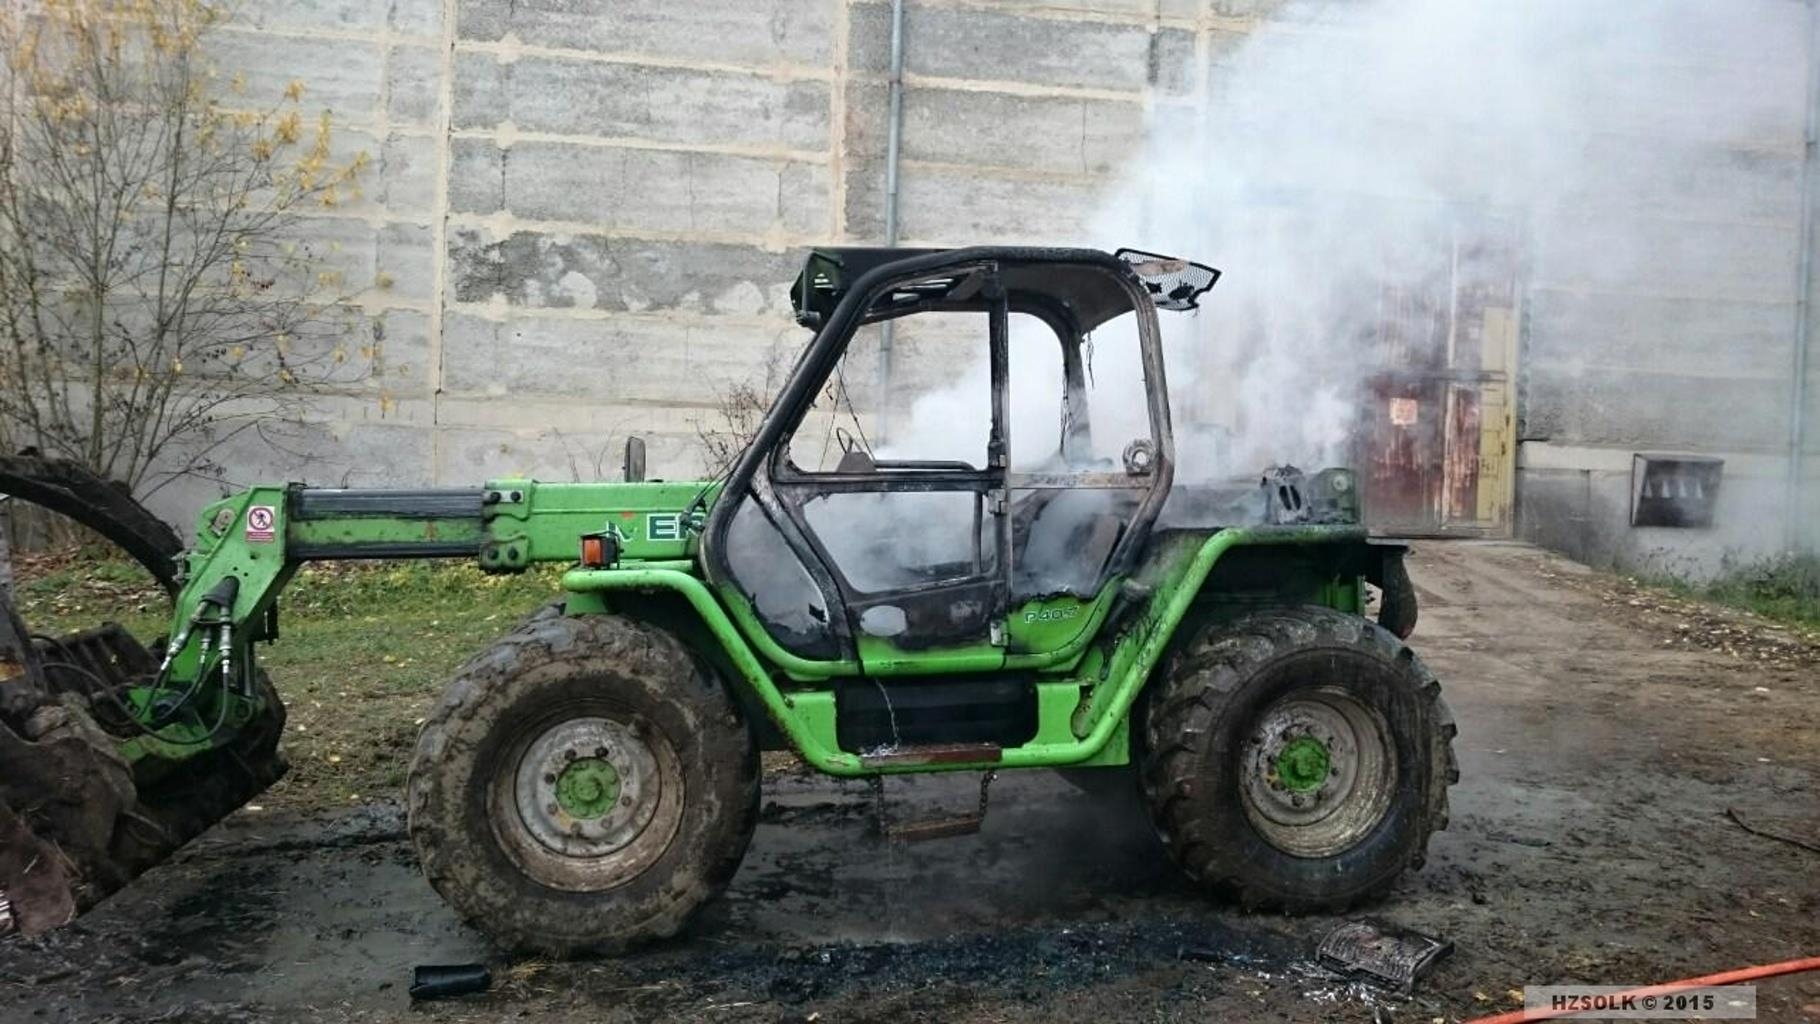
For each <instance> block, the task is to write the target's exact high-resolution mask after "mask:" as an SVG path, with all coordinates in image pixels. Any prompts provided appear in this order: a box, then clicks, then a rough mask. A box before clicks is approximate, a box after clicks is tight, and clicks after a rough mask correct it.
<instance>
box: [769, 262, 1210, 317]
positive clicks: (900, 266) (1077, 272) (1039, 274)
mask: <svg viewBox="0 0 1820 1024" xmlns="http://www.w3.org/2000/svg"><path fill="white" fill-rule="evenodd" d="M985 263H991V264H994V265H996V266H997V268H998V271H999V280H1000V281H1001V282H1002V283H1003V284H1004V287H1005V289H1006V292H1007V298H1008V299H1009V301H1010V305H1011V307H1012V308H1013V309H1020V310H1025V309H1027V310H1033V311H1035V310H1040V311H1043V312H1045V313H1047V314H1048V315H1049V316H1051V317H1054V316H1057V315H1059V316H1061V317H1063V318H1065V319H1066V320H1067V321H1069V322H1070V324H1071V325H1072V326H1073V327H1074V329H1075V330H1076V331H1078V332H1080V333H1083V334H1084V333H1086V332H1088V331H1091V330H1093V329H1094V328H1095V327H1098V326H1099V325H1100V324H1103V323H1105V322H1106V321H1108V320H1111V319H1113V318H1114V317H1117V316H1119V315H1121V314H1123V313H1126V312H1129V311H1130V309H1131V298H1130V293H1129V292H1128V291H1127V290H1126V284H1125V282H1124V281H1122V280H1121V278H1127V279H1135V280H1136V281H1137V283H1138V284H1139V285H1140V286H1141V287H1142V288H1143V289H1144V291H1145V292H1146V293H1147V294H1149V295H1150V297H1151V300H1152V301H1153V302H1155V304H1156V306H1157V308H1159V309H1169V310H1188V309H1194V308H1195V307H1196V306H1197V305H1198V303H1199V301H1200V297H1201V296H1202V295H1204V294H1206V292H1207V290H1208V289H1209V288H1212V287H1213V285H1214V283H1215V282H1216V281H1218V280H1219V279H1220V272H1219V271H1218V270H1215V269H1214V268H1212V267H1209V266H1206V265H1204V264H1200V263H1193V262H1190V261H1188V260H1181V259H1176V258H1174V257H1170V256H1160V255H1157V254H1156V253H1149V252H1141V251H1139V250H1136V249H1120V250H1118V251H1117V252H1116V253H1108V252H1106V251H1104V250H1101V249H1075V248H1047V247H1032V246H973V247H968V248H958V249H900V248H880V247H869V246H839V247H828V248H817V249H812V250H810V251H809V255H808V258H807V259H805V260H804V262H803V270H802V273H801V274H799V275H798V276H797V279H796V283H795V284H794V285H792V286H791V288H790V301H791V304H792V305H793V306H794V307H795V309H796V320H797V322H798V323H800V324H802V325H803V326H805V327H809V328H813V329H819V328H820V327H821V326H822V325H823V324H826V323H827V322H828V319H829V317H830V316H832V315H833V313H834V309H835V307H836V306H838V305H840V303H841V300H842V299H844V298H846V296H847V295H848V293H850V292H852V291H854V290H855V289H856V287H858V286H859V285H860V283H861V281H862V279H864V278H865V277H866V276H867V275H868V274H871V273H872V272H874V271H879V272H881V276H884V275H891V276H896V275H895V274H893V273H892V271H893V270H901V271H903V272H905V273H915V274H917V280H916V281H914V282H906V283H905V285H904V287H902V288H894V289H892V290H891V291H889V292H887V293H885V294H884V295H882V296H880V298H879V299H878V300H875V301H874V303H873V306H872V308H871V309H869V310H867V312H866V315H865V317H864V318H863V321H862V322H873V321H878V320H888V319H891V318H894V317H898V316H903V315H905V314H907V313H912V312H919V311H924V310H972V309H986V308H988V305H989V303H988V300H987V299H986V297H985V295H984V293H983V290H982V287H981V286H982V285H983V283H984V281H983V277H982V275H980V274H979V273H978V271H977V268H978V265H980V264H985ZM949 270H952V271H953V272H952V273H945V271H949ZM867 287H870V285H867Z"/></svg>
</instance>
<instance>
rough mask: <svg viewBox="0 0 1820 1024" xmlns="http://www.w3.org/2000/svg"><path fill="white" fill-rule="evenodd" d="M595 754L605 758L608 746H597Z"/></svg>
mask: <svg viewBox="0 0 1820 1024" xmlns="http://www.w3.org/2000/svg"><path fill="white" fill-rule="evenodd" d="M594 756H595V757H602V758H604V757H606V756H607V748H606V747H595V748H594Z"/></svg>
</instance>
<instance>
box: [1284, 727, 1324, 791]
mask: <svg viewBox="0 0 1820 1024" xmlns="http://www.w3.org/2000/svg"><path fill="white" fill-rule="evenodd" d="M1329 767H1330V765H1329V759H1328V755H1327V744H1325V743H1322V742H1321V741H1320V740H1317V739H1315V738H1314V737H1313V736H1298V737H1296V738H1295V739H1293V740H1290V741H1289V742H1288V743H1285V744H1284V745H1283V749H1282V750H1281V751H1280V752H1279V753H1278V754H1277V763H1276V773H1277V779H1278V780H1279V781H1281V782H1282V783H1283V786H1284V788H1286V789H1288V790H1290V791H1291V792H1295V793H1305V792H1307V791H1308V790H1311V789H1315V788H1318V787H1319V786H1320V785H1321V783H1323V782H1325V781H1327V772H1328V769H1329Z"/></svg>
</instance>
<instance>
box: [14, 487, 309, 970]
mask: <svg viewBox="0 0 1820 1024" xmlns="http://www.w3.org/2000/svg"><path fill="white" fill-rule="evenodd" d="M0 492H3V493H6V494H8V495H10V496H11V497H12V498H14V499H15V500H23V501H28V502H30V503H32V504H36V505H41V506H43V507H45V508H47V509H49V510H51V511H53V512H57V513H59V514H62V515H64V516H67V517H69V518H70V519H73V520H75V521H76V522H78V523H80V524H82V525H83V526H86V527H88V528H89V529H92V530H94V531H95V532H96V533H98V534H100V535H101V536H102V537H104V538H106V539H107V540H108V541H110V542H112V543H114V544H116V545H118V546H119V547H120V548H121V549H122V550H124V551H126V552H127V553H128V554H130V555H131V556H132V557H133V558H134V559H135V560H136V561H138V562H139V563H140V564H142V565H144V566H145V568H146V570H147V571H148V572H150V573H151V574H152V576H153V577H154V578H155V579H157V580H158V582H159V583H160V585H162V586H163V587H164V588H165V590H166V591H167V592H171V593H174V592H175V591H176V588H177V573H176V565H177V562H176V560H177V557H178V555H179V554H180V553H181V550H182V545H181V542H180V541H179V540H178V537H177V534H176V533H175V531H173V530H172V529H171V528H170V527H169V526H168V525H166V524H165V523H164V522H162V521H161V520H159V519H158V518H157V517H156V516H154V515H152V514H151V513H150V512H149V511H147V510H146V509H145V507H144V506H142V505H140V504H139V503H138V502H136V501H134V500H133V499H132V497H131V495H130V494H129V493H128V492H127V491H126V490H125V489H124V488H122V487H119V486H118V485H115V484H112V483H109V482H108V481H105V480H103V479H101V478H99V477H97V476H95V475H94V474H92V473H90V472H88V471H87V470H86V469H83V468H82V467H80V466H78V465H75V464H72V463H67V462H57V461H50V460H44V459H38V458H33V457H28V456H10V457H0ZM157 668H158V662H157V659H156V658H155V657H154V656H153V655H152V654H151V652H150V651H148V650H147V649H146V647H145V645H144V644H143V643H142V642H141V641H140V640H138V639H137V638H135V637H133V636H132V635H130V634H129V633H127V632H126V630H124V629H122V628H121V627H120V626H119V625H117V624H112V623H109V624H107V625H104V626H102V627H100V628H97V629H90V630H85V631H83V632H80V633H75V634H71V635H69V636H64V637H49V636H43V635H37V634H33V633H31V632H30V631H29V630H28V628H27V626H26V624H25V623H23V622H22V621H21V620H20V618H19V616H18V614H17V612H16V611H15V610H14V608H13V607H12V604H11V602H10V600H6V599H5V598H3V597H0V934H5V933H6V932H9V931H15V930H16V931H19V932H22V933H24V934H27V935H31V934H36V933H38V932H42V931H45V930H48V929H50V928H55V927H57V926H59V925H61V924H64V923H66V922H68V921H69V920H71V919H72V918H74V917H75V916H76V915H78V914H80V913H82V912H83V911H85V910H87V909H88V908H89V907H91V906H93V905H94V904H95V903H97V902H99V901H100V900H101V899H103V898H104V897H106V896H107V895H108V894H110V893H112V892H113V891H115V890H116V889H119V888H120V887H121V886H123V885H125V884H126V883H127V882H129V881H131V880H132V879H133V878H135V877H137V876H138V875H139V874H141V873H142V872H144V871H145V870H146V869H147V868H150V867H151V866H153V865H154V864H157V863H159V862H161V861H163V860H164V859H165V858H167V857H169V856H170V855H171V853H172V852H173V851H175V850H176V849H177V848H178V847H180V846H182V845H183V844H184V843H186V842H188V841H189V840H190V839H192V838H194V837H195V836H196V835H197V834H198V833H200V832H202V831H203V830H204V829H206V828H208V827H209V826H210V825H212V824H214V823H215V822H217V821H219V820H220V819H221V818H223V817H225V816H226V815H227V814H229V813H230V812H232V811H233V810H234V809H235V808H237V807H239V806H241V805H242V804H244V803H246V802H247V801H248V800H250V799H252V798H253V797H254V796H256V795H257V794H259V793H260V792H262V791H263V790H264V789H266V787H268V786H270V785H271V784H272V783H273V782H276V781H277V780H278V779H279V778H280V777H281V776H282V775H283V774H284V771H285V767H286V765H285V762H284V759H283V757H282V756H281V755H280V754H279V753H278V740H279V737H280V735H281V734H282V732H283V730H284V706H283V704H282V703H280V702H279V701H278V699H277V696H276V694H274V693H273V692H272V691H271V684H270V683H269V681H267V680H266V679H265V677H264V675H263V674H262V673H261V674H256V677H255V685H256V686H257V687H258V688H259V689H260V690H262V691H263V693H262V696H263V697H264V698H265V699H264V700H262V701H258V702H257V706H258V707H259V708H260V711H259V712H258V713H257V714H255V715H254V716H253V717H252V718H251V719H249V720H247V721H245V722H242V723H239V724H237V725H234V726H233V727H232V728H228V729H218V730H209V731H207V732H199V733H198V736H197V739H196V740H195V742H193V743H192V744H189V745H187V746H186V745H182V744H173V743H171V742H169V741H168V740H166V739H161V738H159V737H156V736H153V735H152V734H151V733H150V732H149V731H148V730H147V729H146V727H145V726H144V724H143V719H144V718H145V712H144V709H143V708H140V707H137V706H136V705H135V703H134V701H135V693H136V689H135V688H136V687H140V686H142V684H144V683H145V682H146V681H147V680H148V679H150V678H152V677H153V676H155V675H156V673H157ZM184 715H185V709H183V708H174V709H168V713H167V714H166V716H165V717H168V718H169V719H170V720H171V721H180V720H182V719H183V717H184Z"/></svg>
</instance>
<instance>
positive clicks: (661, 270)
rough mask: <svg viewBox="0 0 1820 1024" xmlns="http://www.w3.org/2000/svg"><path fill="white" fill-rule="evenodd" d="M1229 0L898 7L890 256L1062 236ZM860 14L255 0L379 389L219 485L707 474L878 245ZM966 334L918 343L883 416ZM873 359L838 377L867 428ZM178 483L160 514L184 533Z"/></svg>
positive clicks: (872, 96)
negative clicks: (729, 428) (828, 275)
mask: <svg viewBox="0 0 1820 1024" xmlns="http://www.w3.org/2000/svg"><path fill="white" fill-rule="evenodd" d="M1259 6H1261V4H1259V3H1256V2H1251V0H1053V2H1045V3H1042V4H1029V3H1018V2H1011V0H912V2H911V3H910V5H909V8H908V12H907V17H906V21H907V25H906V36H907V38H908V39H909V40H910V43H909V45H908V47H907V54H908V62H907V67H906V78H905V81H906V95H905V103H904V132H903V154H902V163H901V180H902V187H901V193H900V210H901V218H900V237H901V240H902V242H903V243H904V244H906V245H915V244H956V243H965V242H974V241H980V240H993V241H1054V240H1058V239H1077V238H1080V237H1081V236H1082V235H1083V233H1084V229H1085V225H1086V223H1087V220H1088V218H1089V217H1090V216H1091V215H1092V213H1093V212H1094V210H1095V209H1096V206H1097V202H1098V197H1099V196H1100V194H1101V193H1102V190H1103V189H1104V188H1105V187H1106V186H1107V185H1108V184H1109V182H1110V180H1111V177H1112V175H1113V174H1114V173H1115V171H1116V170H1117V168H1118V167H1119V165H1120V163H1121V162H1122V161H1123V160H1124V159H1126V158H1127V157H1128V156H1129V155H1130V154H1132V153H1133V152H1134V151H1135V150H1136V149H1137V147H1138V146H1139V144H1140V143H1141V141H1142V139H1143V135H1144V130H1145V116H1146V112H1147V110H1149V109H1151V108H1152V107H1154V105H1155V104H1157V103H1159V102H1170V101H1172V100H1175V99H1178V98H1180V97H1183V96H1186V95H1188V94H1191V93H1192V92H1193V91H1194V90H1195V89H1196V88H1198V86H1199V79H1200V75H1199V74H1198V73H1197V72H1196V71H1195V70H1194V69H1195V68H1197V67H1199V66H1200V63H1199V60H1200V55H1204V54H1206V53H1209V52H1212V51H1213V50H1214V49H1215V43H1214V40H1215V39H1216V37H1219V36H1222V35H1224V36H1232V35H1234V34H1236V33H1240V32H1243V31H1244V29H1245V28H1246V27H1247V26H1248V25H1250V24H1252V23H1253V20H1254V19H1255V17H1256V16H1257V13H1258V12H1257V9H1256V8H1257V7H1259ZM889 17H890V7H889V4H888V3H887V2H885V0H742V2H739V3H731V2H714V3H697V4H677V3H673V2H665V0H395V2H392V3H389V4H370V3H364V2H358V0H248V2H247V3H245V4H243V5H240V7H239V8H238V10H237V14H236V16H235V18H234V19H233V21H232V22H231V24H230V25H229V27H228V28H226V29H224V30H223V31H222V32H221V33H220V34H219V35H218V37H217V39H216V41H215V43H214V55H215V58H216V60H217V62H218V64H219V66H220V68H221V70H222V72H223V73H224V74H228V75H231V74H232V73H234V72H241V73H242V74H244V76H245V79H246V96H247V102H248V104H249V105H255V104H262V103H268V102H271V101H274V100H275V99H276V98H277V97H279V96H280V95H282V93H283V92H284V90H285V89H286V87H287V86H288V85H289V83H291V82H292V81H293V80H301V81H302V82H304V84H305V87H306V91H305V99H304V106H305V108H306V109H307V110H311V111H313V110H316V109H328V110H329V111H330V112H331V113H332V114H333V117H334V121H335V124H336V132H335V149H336V152H337V153H338V154H343V155H352V154H353V153H355V152H359V151H365V152H366V153H367V154H368V155H369V157H370V158H371V160H372V163H371V169H370V171H369V173H368V174H367V176H366V177H365V179H364V181H363V183H362V194H361V195H360V196H359V197H358V198H357V199H355V200H353V201H350V202H348V203H346V204H344V205H343V206H342V207H340V208H338V209H336V210H334V211H332V212H326V213H324V214H322V215H317V216H312V217H311V219H310V220H309V222H308V223H307V224H306V225H305V227H304V230H305V232H306V233H307V235H308V236H309V237H310V239H311V240H312V244H314V245H316V246H317V247H318V249H319V250H320V251H321V252H322V253H323V254H324V257H325V261H326V262H328V263H330V264H332V265H333V267H334V268H335V269H337V270H340V271H341V272H342V273H343V274H344V276H345V278H346V279H347V280H348V281H350V282H354V283H356V285H357V286H361V287H364V288H365V290H364V291H363V292H362V294H361V297H360V303H361V307H362V311H363V312H364V313H365V314H366V320H365V321H364V322H363V323H362V324H360V325H359V326H358V328H357V329H358V332H359V333H361V334H362V337H361V338H360V339H359V340H360V341H361V342H362V343H365V344H375V345H376V346H377V348H378V351H379V352H380V353H381V359H382V366H381V371H380V373H379V374H378V375H377V376H376V377H375V379H374V380H372V381H369V382H366V383H364V384H363V385H361V386H359V387H354V388H348V389H339V390H337V391H336V392H335V393H332V394H324V395H323V396H322V398H321V400H320V402H318V403H317V407H316V410H315V416H314V417H313V420H312V422H311V423H309V424H306V425H303V426H302V427H300V428H296V429H292V430H290V431H288V435H289V436H287V437H286V439H285V440H284V442H283V443H282V445H278V444H272V445H267V444H265V443H264V442H263V441H262V440H260V439H258V438H253V437H248V438H242V439H238V440H237V441H236V443H235V444H234V445H233V446H232V447H231V450H229V451H227V452H225V453H224V455H225V458H224V460H223V461H224V462H225V463H226V464H227V465H228V466H229V467H230V468H231V480H230V483H240V482H245V481H249V480H253V479H260V478H267V477H271V476H274V475H275V476H280V477H289V478H304V479H308V480H311V481H314V482H323V483H333V484H343V485H353V486H359V485H431V484H459V483H464V482H471V481H478V480H482V479H485V478H487V477H489V476H495V475H500V474H507V473H531V474H536V475H540V476H546V477H556V478H569V477H572V476H580V477H583V478H588V477H592V476H595V475H597V474H598V473H599V472H601V471H603V470H604V471H608V472H613V471H615V467H617V465H618V454H617V452H618V449H619V446H620V445H621V444H622V443H623V441H624V438H625V437H626V436H627V435H628V434H631V433H638V434H642V435H644V436H645V437H646V438H647V440H648V442H649V444H650V462H651V468H652V471H653V473H655V474H662V475H667V476H671V477H676V476H686V475H694V474H697V473H699V472H700V471H701V457H700V450H699V449H700V445H699V438H698V431H699V430H701V429H715V428H716V427H717V426H718V425H719V422H720V418H719V415H718V413H717V406H718V404H719V402H720V397H721V395H722V394H724V393H725V391H726V390H727V389H728V388H729V387H731V386H732V385H733V384H735V383H736V382H741V381H750V382H753V383H757V384H759V385H761V386H764V385H774V384H775V383H776V382H777V379H778V378H779V377H781V375H782V374H783V373H784V372H787V369H788V367H789V365H790V362H791V361H792V359H793V358H794V355H795V353H796V351H797V349H798V348H799V347H800V346H801V344H802V343H803V342H804V341H806V340H807V337H808V335H807V333H806V332H804V331H803V330H802V329H800V328H798V327H796V326H795V325H794V324H793V323H792V321H791V319H790V316H789V296H788V288H789V284H790V282H791V281H792V280H793V278H794V277H795V274H796V272H797V270H798V269H799V267H800V261H801V258H802V254H803V251H804V250H805V249H806V248H808V247H809V246H812V245H817V244H826V243H834V242H853V243H865V242H873V243H876V242H879V241H882V239H883V236H884V206H885V202H884V177H885V167H884V158H885V146H886V142H885V140H886V124H885V119H886V107H887V84H886V79H887V72H888V50H889V38H890V22H889ZM959 346H960V343H957V342H954V341H952V340H949V341H944V340H942V339H939V338H923V337H919V336H916V335H915V334H914V333H912V334H911V335H909V336H906V337H903V338H902V339H901V340H900V343H899V346H898V353H897V354H898V358H897V360H896V361H895V362H894V366H896V367H897V369H896V371H895V376H894V387H893V389H892V391H893V393H894V394H898V395H901V396H903V398H904V401H905V402H906V403H907V402H908V400H909V396H912V395H913V394H914V393H915V392H916V391H917V390H918V389H921V388H927V387H933V386H936V385H938V384H940V383H942V382H943V381H944V380H945V379H946V376H945V375H946V373H947V371H948V369H949V368H951V366H952V363H953V361H954V360H955V359H957V358H966V357H967V356H968V355H971V354H970V353H968V354H966V355H963V354H962V353H960V352H959V351H958V348H959ZM879 366H880V363H879V360H878V358H877V339H876V337H870V338H868V339H866V340H865V341H864V342H863V343H862V344H861V345H860V346H858V350H857V351H856V355H855V358H854V359H853V360H852V362H851V365H850V367H849V385H850V387H851V389H852V391H853V394H854V396H855V399H856V402H857V404H858V405H859V406H860V407H861V412H862V415H864V416H866V417H867V418H868V420H870V417H871V413H872V408H873V406H874V404H875V403H876V400H877V398H878V395H879V381H878V376H879ZM212 496H213V489H212V488H210V487H207V486H203V485H194V486H187V487H178V488H172V489H170V490H168V491H166V492H165V493H164V494H162V495H160V499H159V500H160V503H161V505H162V506H164V508H165V510H166V511H168V512H170V513H172V514H173V515H176V516H179V517H181V518H183V519H185V520H187V519H188V517H189V511H190V510H191V509H193V508H194V507H195V506H196V505H197V504H199V503H200V502H201V501H203V500H206V499H207V498H209V497H212Z"/></svg>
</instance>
